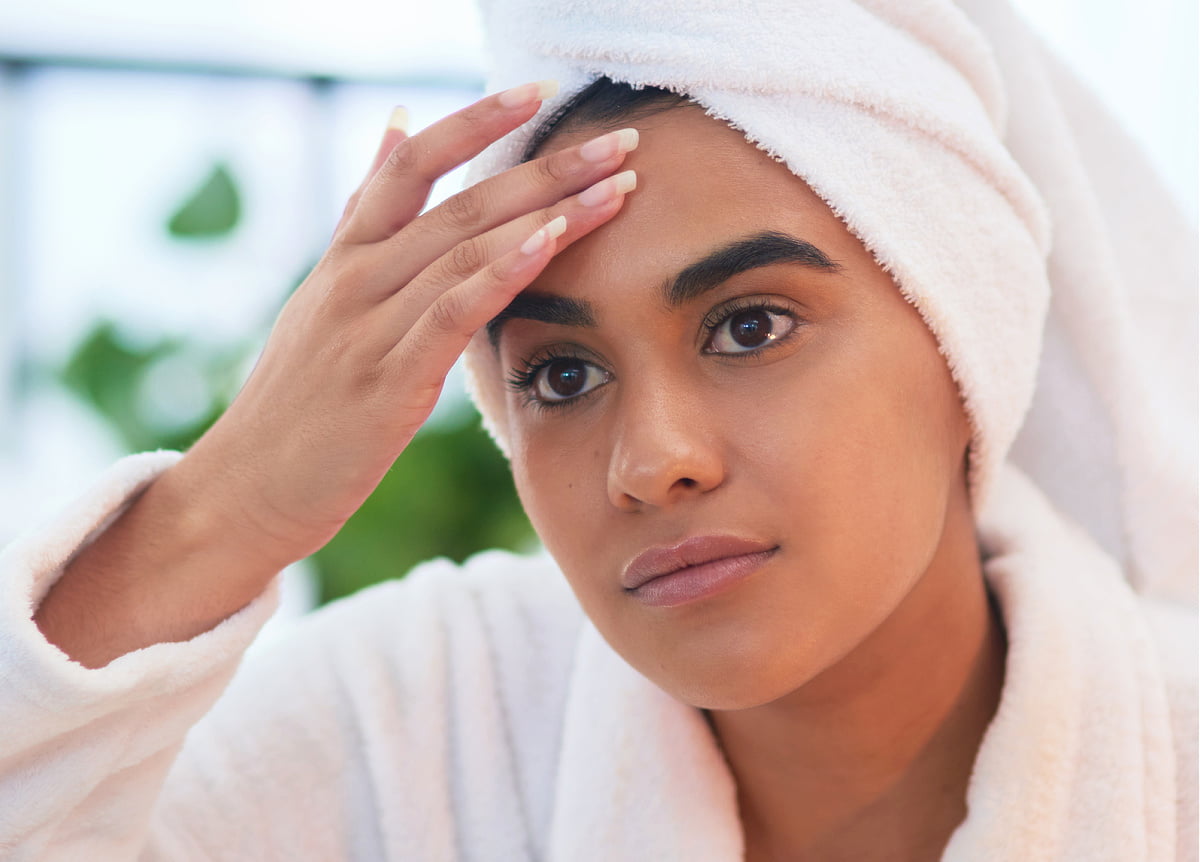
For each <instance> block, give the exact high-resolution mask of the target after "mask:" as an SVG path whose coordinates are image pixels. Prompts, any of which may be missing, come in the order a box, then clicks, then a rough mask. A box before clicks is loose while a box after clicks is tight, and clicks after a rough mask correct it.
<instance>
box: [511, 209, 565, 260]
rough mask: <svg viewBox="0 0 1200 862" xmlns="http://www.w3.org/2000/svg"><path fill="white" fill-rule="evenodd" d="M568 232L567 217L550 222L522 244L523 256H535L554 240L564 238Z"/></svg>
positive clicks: (560, 217)
mask: <svg viewBox="0 0 1200 862" xmlns="http://www.w3.org/2000/svg"><path fill="white" fill-rule="evenodd" d="M566 231H567V217H566V216H559V217H558V218H555V219H552V220H550V221H549V222H548V223H547V224H546V226H545V227H542V228H540V229H538V230H536V231H534V232H533V236H531V237H530V238H529V239H527V240H525V242H523V243H522V244H521V254H526V255H535V254H537V253H538V252H539V251H541V250H542V249H543V248H545V247H546V243H548V242H550V240H552V239H556V238H558V237H560V236H562V235H563V234H564V233H566Z"/></svg>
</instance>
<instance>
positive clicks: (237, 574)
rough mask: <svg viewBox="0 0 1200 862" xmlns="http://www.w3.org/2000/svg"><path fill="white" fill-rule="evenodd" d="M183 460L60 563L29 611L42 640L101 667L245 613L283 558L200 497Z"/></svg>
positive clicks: (217, 505) (190, 469)
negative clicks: (60, 568)
mask: <svg viewBox="0 0 1200 862" xmlns="http://www.w3.org/2000/svg"><path fill="white" fill-rule="evenodd" d="M193 473H194V469H193V465H192V464H190V463H189V462H188V459H186V458H185V459H184V460H182V461H180V462H179V463H178V464H176V465H175V466H174V467H172V468H171V469H169V470H167V471H166V472H165V473H163V474H162V475H161V476H159V477H158V478H157V479H156V480H155V481H154V482H153V483H152V484H151V485H150V486H149V487H148V488H146V489H145V490H144V491H143V492H142V494H141V495H140V496H138V497H137V499H135V500H134V501H133V502H132V503H131V504H130V506H129V507H128V508H127V509H126V510H125V511H124V513H123V514H122V515H121V516H120V517H119V518H117V520H116V521H114V522H113V523H112V524H111V525H109V527H108V528H107V529H106V530H104V531H103V532H102V533H100V534H99V535H98V536H97V537H96V538H95V539H94V541H92V542H91V543H90V544H88V545H87V546H86V547H84V548H83V549H82V550H81V551H80V552H79V553H78V554H76V555H75V557H74V558H73V559H72V560H71V561H70V562H69V563H68V564H67V566H66V568H65V570H64V572H63V574H62V576H61V577H60V578H59V579H58V580H57V581H56V582H55V584H54V585H53V586H52V587H51V589H50V591H49V592H48V594H47V595H46V597H45V598H44V599H43V601H42V602H41V604H40V605H39V606H38V607H37V609H36V611H35V614H34V620H35V622H36V623H37V625H38V628H39V629H40V630H41V632H42V633H43V635H44V636H45V637H46V639H47V640H49V641H50V642H51V643H53V644H54V645H55V646H57V647H58V648H59V649H61V650H62V651H63V652H65V653H66V654H67V655H68V656H70V657H71V658H72V659H74V660H75V661H78V662H79V663H80V664H82V665H84V666H85V667H89V668H98V667H103V666H104V665H106V664H108V663H109V662H110V661H112V660H113V659H114V658H116V657H117V656H120V655H124V654H125V653H128V652H132V651H133V650H136V649H140V648H142V647H146V646H149V645H151V644H155V643H162V642H169V641H186V640H189V639H191V638H193V637H195V636H196V635H198V634H201V633H202V632H205V631H208V630H209V629H211V628H212V627H213V626H215V625H216V624H218V623H219V622H221V621H222V620H223V619H225V618H227V617H229V616H230V615H231V614H233V613H235V612H236V611H238V610H239V609H241V608H243V607H245V606H246V605H247V604H249V602H251V601H252V600H253V599H254V598H255V597H256V596H258V595H259V594H261V593H262V591H263V590H264V589H265V588H266V586H267V584H268V583H269V582H270V580H271V578H272V577H273V576H274V575H275V574H276V573H277V572H278V570H279V569H280V568H282V567H283V565H285V564H286V563H287V562H289V561H286V560H279V561H275V560H272V559H269V558H268V557H266V556H265V555H263V554H261V553H260V552H259V549H258V548H255V547H253V545H252V543H251V542H249V541H248V537H246V536H244V535H242V534H241V533H240V528H238V527H237V526H235V525H234V523H233V521H232V519H231V518H230V517H229V513H228V512H223V511H222V510H221V503H220V501H219V500H214V499H212V498H211V496H210V497H208V498H206V497H205V496H204V495H203V494H198V493H197V489H198V488H201V487H204V486H203V484H198V483H197V481H196V478H197V477H195V476H194V475H193Z"/></svg>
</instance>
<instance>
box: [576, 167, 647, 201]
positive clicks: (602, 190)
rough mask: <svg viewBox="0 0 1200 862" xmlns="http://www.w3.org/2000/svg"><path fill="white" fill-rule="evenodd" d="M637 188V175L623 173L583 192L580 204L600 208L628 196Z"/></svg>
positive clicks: (580, 196) (629, 172) (631, 172)
mask: <svg viewBox="0 0 1200 862" xmlns="http://www.w3.org/2000/svg"><path fill="white" fill-rule="evenodd" d="M636 188H637V174H636V173H634V172H633V171H621V173H619V174H614V175H613V176H611V177H608V178H607V179H603V180H601V181H600V182H598V183H596V184H595V185H594V186H591V187H589V188H587V189H585V190H584V191H583V193H582V194H580V195H579V202H580V203H581V204H583V205H584V206H585V207H598V206H602V205H603V204H606V203H608V202H609V201H611V200H613V199H614V198H615V197H617V196H618V195H626V194H629V193H630V192H631V191H633V190H634V189H636Z"/></svg>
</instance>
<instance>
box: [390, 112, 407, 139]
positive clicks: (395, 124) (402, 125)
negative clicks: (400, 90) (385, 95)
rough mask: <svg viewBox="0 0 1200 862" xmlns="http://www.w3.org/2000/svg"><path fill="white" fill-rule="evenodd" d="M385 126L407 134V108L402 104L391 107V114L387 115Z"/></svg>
mask: <svg viewBox="0 0 1200 862" xmlns="http://www.w3.org/2000/svg"><path fill="white" fill-rule="evenodd" d="M387 127H388V128H389V129H396V130H398V131H401V132H404V134H406V135H407V134H408V108H406V107H404V106H403V105H397V106H396V107H394V108H392V115H391V116H390V117H388V124H387Z"/></svg>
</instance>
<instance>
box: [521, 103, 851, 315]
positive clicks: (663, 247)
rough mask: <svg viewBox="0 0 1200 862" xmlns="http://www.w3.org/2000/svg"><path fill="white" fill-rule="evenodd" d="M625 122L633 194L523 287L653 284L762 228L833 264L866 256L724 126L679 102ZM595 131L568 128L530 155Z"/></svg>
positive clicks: (782, 170)
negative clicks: (634, 142) (631, 139)
mask: <svg viewBox="0 0 1200 862" xmlns="http://www.w3.org/2000/svg"><path fill="white" fill-rule="evenodd" d="M634 125H635V126H636V128H637V129H638V131H639V133H640V137H641V142H640V144H639V146H638V149H637V150H635V151H634V152H633V153H631V154H630V155H629V157H628V158H627V160H626V162H625V165H624V167H625V168H629V169H633V170H635V171H637V174H638V188H637V190H636V191H634V192H633V193H632V194H630V195H629V196H628V198H627V199H626V201H625V204H624V206H623V208H622V210H621V212H620V213H618V214H617V216H616V217H615V218H614V219H613V220H612V221H611V222H609V223H608V224H605V225H603V226H602V227H600V228H599V229H597V230H596V231H594V232H592V233H591V234H589V235H587V236H585V237H583V238H582V239H580V240H579V241H577V242H575V243H574V244H572V245H571V246H570V247H569V248H567V249H564V250H563V251H562V252H560V253H559V254H558V255H557V256H556V257H555V259H554V260H553V261H552V262H551V264H550V265H549V266H548V267H547V268H546V270H545V271H544V272H543V273H542V275H541V276H539V278H538V279H537V280H536V281H535V282H534V283H533V285H531V288H532V289H533V290H536V291H538V292H553V293H563V294H575V293H582V292H587V293H590V292H592V291H593V290H595V289H597V288H600V287H603V286H605V285H609V286H611V285H629V286H633V285H639V286H642V287H645V286H648V285H654V286H657V285H659V284H661V283H662V282H663V281H665V280H666V279H668V278H670V277H671V276H673V275H674V274H675V273H677V272H679V271H680V270H681V269H683V268H684V267H686V266H687V265H688V264H689V263H691V262H692V261H694V260H696V259H697V258H698V257H700V256H702V255H704V254H706V253H708V252H709V251H711V250H712V249H713V248H714V247H716V246H719V245H721V244H723V243H726V242H728V241H730V240H731V239H734V238H738V237H742V236H746V235H749V234H752V233H756V232H760V231H763V230H776V231H780V232H782V233H787V234H790V235H792V236H796V237H800V238H802V239H804V240H807V241H808V242H811V243H812V244H813V245H816V246H817V247H818V248H820V249H822V250H824V251H826V252H827V253H828V254H829V255H830V256H831V257H833V258H835V259H838V260H842V261H843V262H847V263H852V262H863V258H864V257H865V258H866V261H865V262H868V263H869V262H870V256H869V255H868V254H867V253H866V252H865V251H864V250H863V248H862V246H861V244H860V243H859V242H858V241H857V240H856V239H855V238H854V237H853V235H851V234H850V233H849V232H848V231H847V230H846V229H845V227H844V226H843V225H842V223H841V222H840V221H839V220H838V219H837V217H836V216H835V215H834V214H833V213H832V212H831V211H830V210H829V208H828V207H827V206H826V205H825V203H824V202H823V201H821V199H820V198H819V197H817V195H816V194H814V193H813V191H812V190H811V189H810V188H809V187H808V185H807V184H806V183H805V182H804V181H803V180H802V179H800V178H799V177H797V176H796V175H794V174H793V173H792V172H791V171H790V170H788V168H787V167H786V166H785V165H783V164H781V163H780V162H777V161H775V160H774V159H772V158H771V157H770V156H768V155H767V154H766V153H764V152H763V151H761V150H759V149H758V148H757V147H755V146H754V145H753V144H751V143H750V142H749V141H747V140H746V138H745V137H744V136H743V135H742V133H741V132H739V131H737V130H735V129H733V128H731V127H730V126H728V125H726V124H725V123H724V122H722V121H720V120H716V119H714V118H712V117H709V116H706V115H705V114H704V112H703V111H702V110H701V109H699V108H696V107H684V108H673V109H670V110H667V111H664V112H662V113H659V114H655V115H653V116H651V117H648V118H645V119H641V120H639V121H637V122H636V123H635V124H634ZM600 131H602V130H599V129H597V128H595V127H592V126H584V125H580V126H575V127H568V128H567V129H565V130H564V131H562V132H558V133H556V134H555V135H553V136H552V137H551V138H550V139H549V140H548V141H547V142H546V145H545V146H544V147H543V148H542V151H541V153H540V154H546V153H549V152H553V151H554V150H557V149H562V148H564V147H568V146H572V145H574V144H577V143H581V142H583V141H584V140H587V139H588V138H590V137H592V136H593V135H595V134H597V133H598V132H600Z"/></svg>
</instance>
